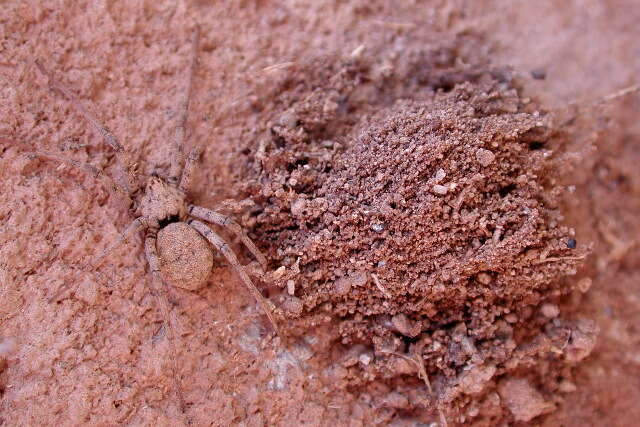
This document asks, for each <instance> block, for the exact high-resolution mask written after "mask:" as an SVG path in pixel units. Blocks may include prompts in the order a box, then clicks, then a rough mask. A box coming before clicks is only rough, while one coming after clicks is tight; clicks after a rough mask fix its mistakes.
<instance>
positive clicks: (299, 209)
mask: <svg viewBox="0 0 640 427" xmlns="http://www.w3.org/2000/svg"><path fill="white" fill-rule="evenodd" d="M306 207H307V201H306V200H305V199H296V200H295V201H294V202H293V203H291V215H293V216H298V217H299V216H302V215H303V214H304V211H305V208H306Z"/></svg>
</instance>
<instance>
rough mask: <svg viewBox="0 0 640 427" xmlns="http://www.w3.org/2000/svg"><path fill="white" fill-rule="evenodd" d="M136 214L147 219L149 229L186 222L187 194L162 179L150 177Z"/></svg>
mask: <svg viewBox="0 0 640 427" xmlns="http://www.w3.org/2000/svg"><path fill="white" fill-rule="evenodd" d="M136 214H137V215H138V216H142V217H145V218H147V220H148V221H149V224H148V225H149V227H156V228H158V227H160V226H161V225H164V224H167V223H169V222H172V221H177V220H184V219H186V217H187V208H186V204H185V194H184V193H183V192H182V191H180V190H179V189H178V188H176V187H173V186H171V185H170V184H168V183H166V182H164V181H163V180H162V179H161V178H158V177H155V176H152V177H149V180H148V181H147V186H146V187H145V190H144V194H143V195H142V197H141V199H140V205H139V206H138V208H137V210H136Z"/></svg>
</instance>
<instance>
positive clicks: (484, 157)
mask: <svg viewBox="0 0 640 427" xmlns="http://www.w3.org/2000/svg"><path fill="white" fill-rule="evenodd" d="M495 159H496V155H495V154H493V152H492V151H489V150H485V149H484V148H479V149H478V150H477V151H476V160H477V161H478V163H480V164H481V165H482V166H484V167H487V166H489V165H490V164H491V163H493V161H494V160H495Z"/></svg>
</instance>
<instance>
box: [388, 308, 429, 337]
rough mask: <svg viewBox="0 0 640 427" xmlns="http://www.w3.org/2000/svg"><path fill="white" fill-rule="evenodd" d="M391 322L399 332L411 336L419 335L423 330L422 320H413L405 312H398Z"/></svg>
mask: <svg viewBox="0 0 640 427" xmlns="http://www.w3.org/2000/svg"><path fill="white" fill-rule="evenodd" d="M391 323H393V326H394V327H395V328H396V330H397V331H398V332H400V333H401V334H402V335H404V336H407V337H409V338H415V337H417V336H418V335H419V334H420V332H422V325H421V324H420V322H413V323H412V322H411V321H410V320H409V319H408V318H407V316H406V315H405V314H403V313H400V314H396V315H395V316H393V317H392V318H391Z"/></svg>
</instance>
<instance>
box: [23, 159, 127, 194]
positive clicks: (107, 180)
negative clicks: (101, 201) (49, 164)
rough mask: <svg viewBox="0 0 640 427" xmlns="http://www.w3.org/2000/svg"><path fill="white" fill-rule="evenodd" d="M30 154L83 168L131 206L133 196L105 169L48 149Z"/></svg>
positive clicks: (111, 192)
mask: <svg viewBox="0 0 640 427" xmlns="http://www.w3.org/2000/svg"><path fill="white" fill-rule="evenodd" d="M25 154H26V155H28V156H36V157H40V158H42V159H45V160H53V161H56V162H60V163H64V164H66V165H69V166H73V167H76V168H78V169H82V170H84V171H85V172H87V173H88V174H90V175H91V176H93V178H94V179H96V180H97V181H100V182H102V184H103V185H104V186H105V187H106V188H107V190H109V193H110V194H111V195H112V196H119V197H121V198H123V199H124V200H125V202H126V203H127V207H129V206H131V203H132V201H131V197H129V193H128V192H127V191H126V190H125V189H124V188H123V187H122V186H121V185H119V184H118V183H116V182H115V181H114V180H113V179H111V177H110V176H109V175H107V174H106V173H105V172H104V171H103V170H101V169H98V168H97V167H95V166H93V165H90V164H89V163H82V162H79V161H77V160H73V159H69V158H67V157H64V156H61V155H59V154H56V153H50V152H48V151H27V152H25Z"/></svg>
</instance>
